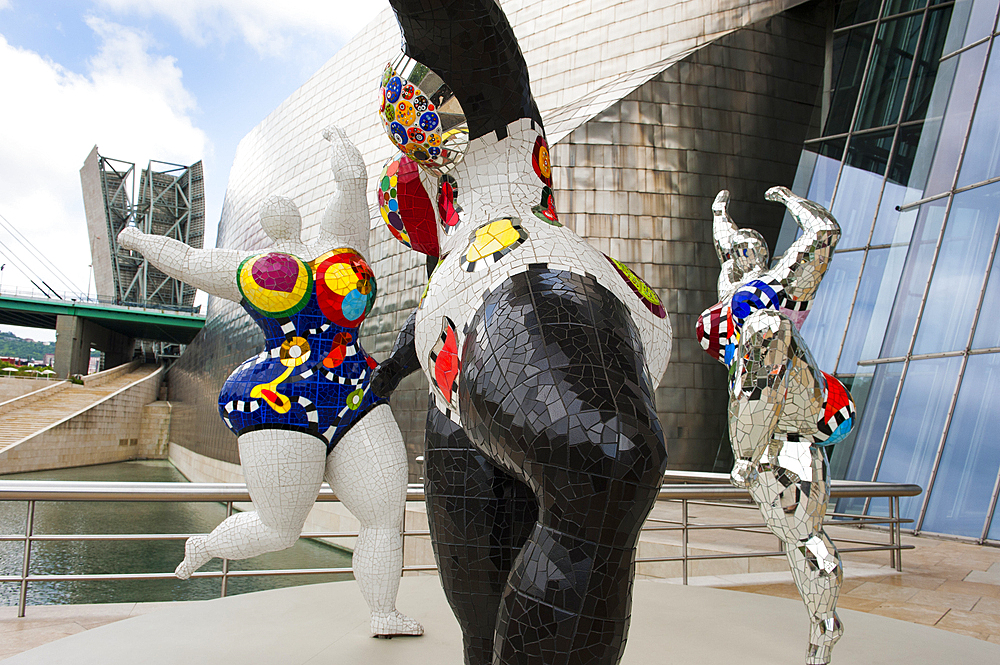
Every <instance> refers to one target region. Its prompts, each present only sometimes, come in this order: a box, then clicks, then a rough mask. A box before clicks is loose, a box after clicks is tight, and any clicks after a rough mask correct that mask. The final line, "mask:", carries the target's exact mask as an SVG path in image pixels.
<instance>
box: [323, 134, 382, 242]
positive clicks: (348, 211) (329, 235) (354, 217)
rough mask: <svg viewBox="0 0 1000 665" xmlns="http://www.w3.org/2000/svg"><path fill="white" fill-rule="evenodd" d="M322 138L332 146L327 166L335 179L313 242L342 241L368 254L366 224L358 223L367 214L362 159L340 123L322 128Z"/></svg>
mask: <svg viewBox="0 0 1000 665" xmlns="http://www.w3.org/2000/svg"><path fill="white" fill-rule="evenodd" d="M323 138H325V139H326V140H327V141H329V142H330V144H331V146H332V154H331V155H330V168H331V170H332V171H333V179H334V181H336V183H337V192H336V193H335V194H334V195H333V196H332V197H331V198H330V201H329V203H327V206H326V210H325V211H324V212H323V220H322V221H321V222H320V231H319V238H318V240H317V241H316V244H317V245H319V247H320V248H321V249H329V248H330V247H332V246H334V245H337V244H344V245H347V246H349V247H351V248H352V249H356V250H357V251H359V252H361V253H362V254H364V255H367V254H368V225H367V224H363V223H359V219H364V220H367V219H368V217H369V215H368V198H367V194H366V191H365V188H366V187H367V186H368V170H367V168H366V167H365V160H364V158H362V156H361V153H360V152H359V151H358V149H357V148H356V147H354V144H353V143H351V141H350V140H349V139H348V138H347V134H346V133H345V132H344V130H343V129H341V128H340V127H328V128H327V129H325V130H323Z"/></svg>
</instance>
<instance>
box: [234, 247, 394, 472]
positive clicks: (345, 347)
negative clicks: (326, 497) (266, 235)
mask: <svg viewBox="0 0 1000 665" xmlns="http://www.w3.org/2000/svg"><path fill="white" fill-rule="evenodd" d="M237 283H238V285H239V289H240V293H242V294H243V300H242V302H241V303H240V304H241V305H242V306H243V308H244V309H245V310H246V311H247V312H248V313H249V314H250V316H251V318H253V320H254V322H255V323H256V324H257V325H258V326H260V328H261V330H262V331H263V332H264V339H265V346H266V349H265V351H264V352H262V353H261V354H260V355H258V356H254V357H253V358H249V359H248V360H246V361H245V362H244V363H243V364H242V365H240V366H239V367H237V368H236V369H235V370H233V373H232V374H230V375H229V378H228V379H226V383H225V385H223V387H222V393H221V394H220V395H219V413H220V414H221V415H222V419H223V420H224V421H225V423H226V426H227V427H229V429H231V430H232V431H233V433H234V434H236V435H237V436H239V435H241V434H245V433H247V432H252V431H254V430H260V429H283V430H290V431H293V432H305V433H306V434H311V435H313V436H315V437H316V438H318V439H322V440H323V442H324V443H325V444H326V446H327V452H328V453H329V451H331V450H333V447H334V446H335V445H337V442H338V441H339V440H340V438H341V437H342V436H343V435H344V434H345V433H346V432H347V430H349V429H350V427H351V426H352V425H353V424H354V423H355V422H357V420H358V419H359V418H361V416H362V415H364V413H365V412H366V411H368V410H369V409H371V408H372V407H374V406H376V405H377V404H385V403H387V400H385V399H384V398H379V397H377V396H376V395H375V394H374V393H373V392H372V391H370V390H368V383H369V380H370V377H371V373H372V370H373V369H374V368H375V367H376V366H377V363H376V362H375V360H374V359H373V358H372V357H371V356H369V355H368V354H367V353H366V352H365V350H364V349H362V348H361V345H360V344H358V329H359V328H360V326H361V322H362V321H364V319H365V316H367V315H368V312H370V311H371V308H372V305H373V304H374V302H375V292H376V285H375V274H374V273H373V272H372V269H371V268H370V267H369V266H368V264H367V263H366V262H365V260H364V258H363V257H362V256H361V255H360V254H358V253H357V252H355V251H354V250H352V249H334V250H331V251H329V252H326V253H325V254H323V255H322V256H320V257H318V258H317V259H316V260H314V261H310V262H305V261H303V260H302V259H300V258H298V257H296V256H292V255H291V254H283V253H279V252H265V253H262V254H257V255H254V256H251V257H250V258H248V259H246V260H245V261H243V262H242V263H241V264H240V267H239V268H238V270H237Z"/></svg>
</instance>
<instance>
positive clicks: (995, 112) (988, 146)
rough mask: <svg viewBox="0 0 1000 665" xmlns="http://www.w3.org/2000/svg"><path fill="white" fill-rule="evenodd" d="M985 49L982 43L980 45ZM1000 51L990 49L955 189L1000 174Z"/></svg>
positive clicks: (999, 49) (998, 49)
mask: <svg viewBox="0 0 1000 665" xmlns="http://www.w3.org/2000/svg"><path fill="white" fill-rule="evenodd" d="M983 46H985V44H984V45H983ZM998 99H1000V48H996V49H993V53H991V54H990V64H989V66H987V68H986V76H985V77H984V78H983V89H982V92H981V93H980V95H979V103H978V104H977V105H976V115H975V117H973V119H972V129H971V130H970V131H969V147H968V148H966V150H965V157H964V158H963V159H962V170H961V171H960V172H959V175H958V186H959V187H964V186H966V185H971V184H973V183H976V182H981V181H983V180H986V179H987V178H992V177H993V176H995V175H1000V105H998V104H997V100H998Z"/></svg>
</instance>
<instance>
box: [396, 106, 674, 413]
mask: <svg viewBox="0 0 1000 665" xmlns="http://www.w3.org/2000/svg"><path fill="white" fill-rule="evenodd" d="M477 141H482V142H485V143H486V145H485V146H479V147H478V148H477V150H475V151H473V152H472V154H470V156H469V157H466V159H465V161H463V162H462V164H460V165H459V167H458V168H457V169H456V170H455V171H454V172H453V176H454V178H455V180H456V181H457V184H458V189H459V192H460V196H461V198H460V206H459V207H460V209H461V210H462V213H461V219H460V221H458V222H457V223H456V224H455V225H454V226H449V227H448V228H445V229H442V232H441V233H440V234H439V242H440V245H441V254H442V258H441V260H440V262H439V263H438V265H437V267H436V268H435V270H434V274H433V276H432V277H431V280H430V284H429V285H428V288H427V291H426V292H425V294H424V297H423V299H422V300H421V304H420V308H419V310H418V313H417V321H416V339H415V347H416V352H417V357H418V358H419V359H420V362H421V364H422V366H423V368H424V372H425V374H426V375H427V377H428V379H429V380H430V383H431V389H432V393H433V394H434V395H435V398H436V399H437V402H438V406H439V408H440V409H441V411H442V412H446V413H447V412H450V414H451V415H452V416H453V417H454V418H455V419H456V421H457V414H458V399H457V391H455V390H453V389H452V387H453V386H454V385H457V383H456V378H457V376H458V373H459V371H460V364H459V362H458V360H459V357H460V356H461V351H462V346H463V343H464V339H465V331H464V329H465V325H466V323H467V322H468V319H469V318H470V317H471V316H472V315H473V314H474V313H475V311H476V309H477V308H478V307H479V305H480V304H481V303H482V301H483V299H484V298H485V296H486V295H487V294H488V293H489V292H490V291H491V290H493V289H495V288H497V287H499V286H500V285H501V284H503V283H504V281H505V280H506V279H507V278H508V277H510V276H511V275H514V274H517V273H519V272H524V271H526V270H529V269H530V268H533V267H542V266H545V267H548V268H551V269H556V270H566V271H569V272H573V273H577V274H580V275H585V274H590V275H592V276H594V277H595V278H596V279H597V281H598V282H600V283H601V284H602V285H603V286H605V287H606V288H608V289H609V290H611V291H612V292H613V293H614V294H615V295H616V296H617V297H618V298H619V299H620V300H621V301H622V302H623V303H624V304H625V305H626V306H627V307H628V309H629V310H630V311H631V313H632V318H633V320H634V322H635V324H636V327H637V328H638V329H639V333H640V336H641V337H642V344H643V349H644V352H645V360H646V366H647V369H648V372H649V375H650V378H651V380H652V383H653V385H654V386H655V385H656V384H657V383H658V382H659V379H660V377H661V376H662V374H663V372H664V370H665V369H666V365H667V361H668V359H669V357H670V345H671V331H670V320H669V319H668V318H667V316H666V310H665V309H664V307H663V305H662V303H661V302H660V300H659V298H658V297H657V295H656V293H655V292H654V291H653V290H652V289H651V288H650V287H649V286H648V285H646V284H645V282H643V281H642V280H641V279H640V278H639V277H638V276H637V275H635V274H634V273H633V272H632V271H631V270H629V268H628V267H626V266H625V265H624V264H622V263H620V262H618V261H615V260H613V259H611V258H609V257H607V256H605V255H604V254H602V253H601V252H600V251H598V250H597V249H595V248H594V247H593V246H591V245H590V244H589V243H587V242H586V241H585V240H584V239H583V238H581V237H580V236H578V235H577V234H575V233H574V232H572V231H570V230H569V229H566V228H565V227H563V226H562V225H561V224H560V223H559V222H558V220H557V217H556V215H555V212H554V208H552V207H551V206H550V207H545V206H543V202H544V201H545V200H546V199H547V197H551V190H550V189H549V188H548V186H547V185H545V180H547V179H548V173H546V172H543V173H541V174H540V173H539V171H540V170H541V169H540V168H539V167H538V165H537V162H538V160H537V158H536V159H535V160H533V159H532V155H533V154H537V153H538V150H537V149H536V150H533V147H536V146H537V145H544V138H543V137H542V136H541V134H540V133H539V131H538V129H536V128H535V127H533V125H532V122H531V121H530V120H529V119H522V120H520V121H517V122H515V123H512V124H511V126H510V127H509V128H508V136H507V137H506V138H505V139H503V140H500V141H498V140H497V139H496V137H495V136H494V135H492V134H491V135H489V136H487V137H484V138H482V139H477ZM517 142H523V147H522V146H518V145H516V143H517ZM491 144H492V145H491ZM545 152H546V157H545V159H546V160H547V147H546V148H545ZM533 162H534V163H533ZM484 163H491V164H493V168H494V169H498V170H499V171H500V173H498V175H497V180H496V182H495V183H491V182H482V180H483V178H482V175H480V176H479V177H478V178H474V177H470V176H467V175H465V174H468V173H479V174H482V173H484V172H488V170H487V169H486V168H485V167H484V166H483V164H484ZM474 180H478V181H479V182H478V186H476V185H474V184H473V181H474ZM491 185H493V186H491ZM545 190H548V191H547V192H546V191H545ZM549 200H550V199H549ZM442 225H443V224H442Z"/></svg>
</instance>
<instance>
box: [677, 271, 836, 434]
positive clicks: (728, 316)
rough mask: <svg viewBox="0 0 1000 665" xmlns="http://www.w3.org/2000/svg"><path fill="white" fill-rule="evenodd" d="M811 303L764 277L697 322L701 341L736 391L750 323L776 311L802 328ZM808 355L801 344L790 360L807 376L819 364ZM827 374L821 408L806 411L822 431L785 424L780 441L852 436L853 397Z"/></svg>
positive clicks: (717, 305)
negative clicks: (759, 315) (752, 318)
mask: <svg viewBox="0 0 1000 665" xmlns="http://www.w3.org/2000/svg"><path fill="white" fill-rule="evenodd" d="M810 304H811V303H810V302H801V301H795V300H792V299H791V298H789V297H788V295H787V294H786V293H785V290H784V289H783V288H782V287H781V282H780V281H779V280H777V279H774V278H771V277H768V276H767V275H764V276H762V277H761V278H758V279H752V280H750V281H748V282H747V283H745V284H741V285H740V286H738V287H737V288H736V290H735V291H733V293H732V294H731V295H730V296H728V297H726V298H723V299H722V300H721V301H720V302H718V303H716V304H715V305H712V306H711V307H709V308H708V309H706V310H705V311H704V312H702V314H701V316H700V317H698V322H697V324H696V330H697V335H698V341H699V342H700V343H701V347H702V348H703V349H705V352H706V353H708V354H709V355H710V356H712V357H713V358H715V359H716V360H718V361H719V362H721V363H723V364H724V365H725V366H726V367H728V368H729V380H730V389H731V390H735V389H736V388H735V387H734V385H733V382H734V380H735V375H736V369H737V365H738V356H739V354H740V336H741V333H742V330H743V324H744V322H745V321H746V320H747V319H748V318H749V317H750V316H751V315H752V314H754V313H755V312H759V311H762V310H771V311H775V312H779V313H780V314H781V315H782V316H785V317H786V318H788V319H790V320H791V321H792V322H793V324H794V325H795V327H796V329H797V328H799V327H800V326H801V324H802V321H803V320H804V319H805V317H806V315H807V314H808V313H809V306H810ZM745 351H746V350H744V352H745ZM807 354H808V351H807V350H806V347H805V345H804V344H802V345H799V348H798V349H795V353H794V354H793V355H791V356H790V357H789V359H788V362H789V363H790V364H791V365H796V366H798V367H799V368H800V369H801V370H802V371H803V372H807V371H808V367H809V366H810V365H811V364H814V362H813V361H812V358H811V357H809V358H807V357H806V356H807ZM821 374H822V375H823V379H824V380H825V381H823V382H821V383H822V385H820V386H819V389H820V390H821V396H820V399H819V400H818V404H817V405H815V406H814V407H812V409H803V410H804V411H810V412H811V411H812V410H815V411H816V417H817V428H818V429H817V431H816V432H815V433H812V434H808V435H802V434H799V433H797V431H796V430H795V429H791V430H789V431H785V429H786V428H785V427H782V426H781V425H780V424H779V427H778V431H777V432H776V433H775V438H780V439H783V440H789V441H797V440H801V441H807V442H809V443H812V444H822V445H832V444H834V443H836V442H837V441H840V440H841V439H843V438H844V437H845V436H847V434H848V432H850V430H851V426H852V424H853V416H854V412H855V406H854V401H853V400H852V399H851V394H850V393H849V392H848V391H847V388H846V387H845V386H844V384H843V383H841V382H840V381H839V380H838V379H837V378H836V377H834V376H831V375H830V374H827V373H826V372H821Z"/></svg>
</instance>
